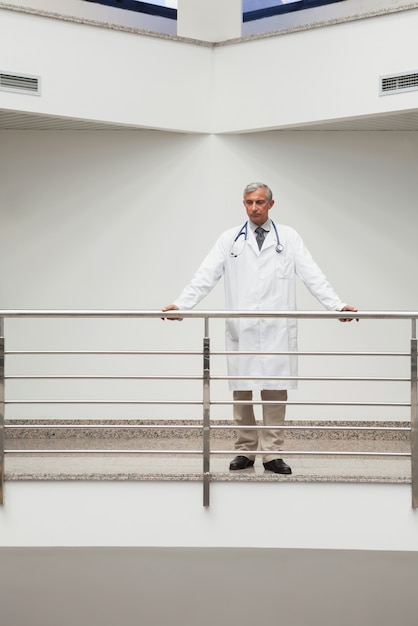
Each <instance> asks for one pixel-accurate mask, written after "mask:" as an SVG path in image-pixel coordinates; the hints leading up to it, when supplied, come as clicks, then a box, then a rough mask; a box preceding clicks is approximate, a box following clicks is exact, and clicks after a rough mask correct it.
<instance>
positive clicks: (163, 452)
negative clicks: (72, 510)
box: [5, 420, 411, 483]
mask: <svg viewBox="0 0 418 626" xmlns="http://www.w3.org/2000/svg"><path fill="white" fill-rule="evenodd" d="M118 424H120V426H121V427H120V428H108V427H107V426H108V425H109V423H108V422H105V423H100V424H98V423H97V422H94V423H87V426H86V427H84V425H86V422H83V423H82V424H77V423H76V422H72V423H71V425H68V423H67V424H66V423H58V424H55V425H49V423H48V422H42V420H36V421H32V422H31V421H28V420H25V421H24V422H22V421H19V420H15V421H14V422H10V423H8V424H6V445H5V449H6V454H5V479H6V480H160V481H161V480H177V481H179V480H181V481H185V480H186V481H198V480H202V473H203V458H202V453H201V450H202V440H201V431H198V430H196V428H191V429H189V428H187V426H188V425H190V422H188V423H181V424H180V423H177V422H176V423H175V424H172V426H174V428H173V429H172V430H169V431H167V430H164V424H163V423H162V424H161V425H158V424H157V425H156V426H154V425H152V426H151V427H149V428H148V427H147V428H144V424H142V423H138V422H134V423H133V422H132V421H131V422H129V423H122V422H118ZM132 424H133V425H134V428H133V429H132V428H131V426H132ZM305 424H306V423H305ZM341 424H342V423H341V422H338V423H331V422H327V423H324V425H326V426H327V427H329V426H330V425H331V426H341ZM218 425H219V424H218ZM226 425H228V424H227V423H226ZM295 425H296V424H295V423H293V426H295ZM315 425H316V426H318V422H316V423H315ZM350 425H353V423H350ZM375 425H377V426H378V430H377V431H376V432H374V431H369V430H368V429H365V430H363V429H364V428H365V426H366V427H367V428H369V427H370V426H375ZM97 426H98V427H97ZM136 426H137V427H138V429H137V428H136ZM176 426H179V428H177V427H176ZM221 426H225V424H221ZM289 426H292V423H290V424H289ZM354 426H355V427H356V428H358V430H355V431H352V430H349V431H344V430H342V431H341V430H331V431H319V432H318V431H315V430H313V431H312V432H309V431H306V430H300V431H299V430H296V431H292V430H287V431H286V441H285V449H284V450H283V451H281V453H280V456H281V457H283V458H284V459H285V461H286V462H287V463H288V464H289V465H291V467H292V475H291V476H281V475H276V474H273V473H272V472H268V471H265V470H264V468H263V465H262V459H261V455H258V456H257V459H256V463H255V465H254V467H253V468H250V469H247V470H242V471H238V472H237V471H235V472H231V471H229V462H230V460H231V458H232V457H233V456H235V452H234V449H233V442H234V435H235V433H234V431H233V430H232V427H231V424H230V423H229V428H228V429H226V430H216V428H215V429H214V430H213V431H212V438H211V450H212V452H211V458H210V472H211V480H213V481H237V480H240V481H242V480H243V481H266V480H267V481H271V480H285V481H291V482H295V481H296V482H301V481H305V482H306V481H323V482H330V481H333V482H396V483H410V482H411V459H410V443H409V427H408V425H407V424H405V423H393V422H391V423H387V422H386V423H384V424H383V426H387V427H388V428H387V430H386V429H385V430H384V431H383V430H381V427H382V423H378V424H375V423H373V424H371V423H370V422H367V423H361V424H360V423H356V424H354Z"/></svg>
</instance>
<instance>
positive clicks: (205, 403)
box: [0, 310, 418, 508]
mask: <svg viewBox="0 0 418 626" xmlns="http://www.w3.org/2000/svg"><path fill="white" fill-rule="evenodd" d="M170 316H171V317H181V318H183V319H196V318H200V319H203V321H204V336H203V347H202V351H199V350H184V351H183V350H174V351H171V350H81V351H75V350H63V351H60V350H10V351H8V350H7V348H6V347H5V345H4V320H5V319H17V318H26V319H35V318H38V319H40V318H57V319H59V318H86V319H92V318H102V319H108V318H119V319H124V318H162V317H164V318H169V317H170ZM260 317H263V318H273V317H274V318H296V319H340V318H341V317H344V318H351V319H359V320H361V319H376V320H405V321H406V320H409V321H410V322H411V323H412V332H411V346H410V351H409V352H406V351H396V352H377V351H373V352H367V351H365V352H347V351H343V352H338V351H332V352H331V351H326V352H306V351H305V352H296V353H295V352H267V353H266V354H281V355H284V354H287V355H292V354H295V355H299V356H300V355H306V356H325V355H326V356H344V357H346V356H353V355H356V356H378V357H381V356H396V357H409V358H410V377H405V376H402V377H390V376H384V377H378V376H301V377H298V376H296V377H290V376H286V377H280V376H277V377H273V378H276V379H277V380H280V379H286V380H289V379H291V378H292V379H295V380H301V381H302V380H303V381H324V380H326V381H338V382H343V381H344V382H345V381H349V382H352V381H356V382H409V381H410V398H408V399H405V401H397V402H377V401H376V402H375V401H362V402H358V401H345V402H344V401H332V400H331V401H317V400H316V401H309V402H307V401H295V400H290V401H286V402H285V404H287V405H289V406H292V405H293V406H324V405H327V406H353V407H354V406H356V407H358V406H364V407H371V406H373V407H378V406H384V407H410V412H411V419H410V422H411V425H410V427H405V428H401V427H395V428H392V429H390V427H389V428H388V427H384V428H383V427H382V428H379V427H370V428H368V427H349V426H337V427H327V426H312V425H310V426H300V425H299V426H288V425H284V426H283V427H281V428H283V430H286V429H290V430H292V429H293V430H297V429H305V430H341V431H344V430H359V429H361V430H372V431H374V432H378V431H379V430H392V431H404V432H409V433H410V438H411V452H410V453H409V452H395V453H393V452H361V453H360V452H359V451H357V452H335V451H326V452H321V451H319V452H318V451H314V452H313V451H309V452H306V451H303V450H302V451H295V450H289V451H284V452H283V453H284V454H289V455H292V454H293V455H295V454H300V455H304V454H309V455H312V456H314V455H320V454H327V455H328V454H329V455H331V456H332V455H341V456H348V455H353V454H355V455H359V456H364V455H367V456H387V457H391V456H399V457H405V456H408V457H409V456H410V457H411V484H412V507H413V508H418V408H417V405H418V394H417V384H418V383H417V352H418V350H417V336H416V320H417V319H418V312H417V311H359V312H355V313H354V312H348V311H344V313H343V314H342V313H341V312H335V311H196V310H194V311H175V312H166V313H162V312H161V311H160V310H151V311H144V310H0V503H1V504H2V503H3V502H4V458H5V454H9V453H13V452H16V451H15V450H5V448H4V431H5V405H8V404H17V405H18V404H21V405H25V404H34V405H36V404H57V405H58V404H63V403H65V404H86V405H88V404H109V405H112V404H114V405H128V404H132V405H136V404H141V405H190V406H194V405H200V406H202V408H203V416H202V423H201V424H199V425H196V426H191V425H188V426H187V428H196V429H199V430H201V431H202V437H203V439H202V441H203V450H202V451H200V450H177V449H176V450H174V451H173V450H155V449H153V450H125V449H124V450H123V453H124V454H127V453H135V454H136V453H142V454H163V453H164V454H170V453H174V454H179V453H181V454H185V455H186V454H202V455H203V502H204V505H205V506H209V487H210V480H211V472H210V456H211V455H219V454H230V453H234V452H236V451H229V450H211V447H210V433H211V431H212V430H216V429H225V428H229V429H232V428H233V429H237V428H239V427H238V426H236V425H231V426H225V425H216V424H212V423H211V413H210V410H211V407H215V406H223V405H233V404H234V402H233V401H223V400H213V399H211V382H212V381H221V380H224V381H227V380H230V379H231V378H233V379H236V378H239V379H243V380H245V379H248V377H244V376H241V377H240V376H238V377H236V376H235V377H231V376H218V375H216V376H215V375H212V374H211V362H210V361H211V358H212V357H213V356H222V355H228V354H232V353H231V352H228V351H226V350H216V351H215V350H214V351H211V348H210V336H209V320H210V319H220V318H223V319H227V318H260ZM35 354H36V355H48V354H49V355H58V354H60V355H73V354H75V355H86V354H91V355H101V354H108V355H115V354H123V355H129V354H135V355H160V356H161V355H193V356H196V355H201V356H203V368H202V373H201V374H199V375H188V376H179V375H171V376H170V375H155V376H152V375H149V374H147V375H145V376H137V375H135V376H132V375H125V376H123V375H103V376H101V375H79V374H69V375H59V374H50V375H42V374H32V375H30V374H28V375H24V374H19V375H17V374H14V375H13V374H12V375H6V376H5V373H4V365H5V358H8V357H9V356H11V355H35ZM234 354H236V353H234ZM240 354H256V353H255V352H248V351H247V352H243V353H240ZM251 378H252V379H253V377H251ZM257 378H258V379H259V380H262V379H263V377H261V376H260V377H257ZM269 378H270V377H269ZM8 379H10V380H42V379H45V380H50V379H51V380H62V379H71V380H80V379H88V380H110V379H113V380H121V379H124V380H165V381H167V380H179V379H181V380H194V381H201V382H202V385H203V389H202V400H196V401H195V400H187V401H184V400H162V399H157V400H101V399H97V400H78V399H77V400H75V399H71V400H51V399H32V400H30V399H22V398H19V399H17V400H6V399H5V381H6V380H8ZM245 403H246V402H245V401H240V404H245ZM247 403H248V404H253V405H257V404H258V405H264V404H283V402H279V401H277V402H272V401H271V402H267V401H261V402H258V401H256V400H254V401H248V402H247ZM22 423H23V420H22ZM52 426H54V427H55V428H68V426H67V425H47V424H45V425H40V426H39V425H38V426H37V428H42V427H45V428H50V427H52ZM124 426H125V427H127V428H129V427H130V426H129V425H109V424H107V425H103V428H112V427H115V428H120V427H124ZM151 426H152V424H148V425H134V426H132V427H133V428H145V427H151ZM17 427H21V425H18V424H15V425H12V424H11V425H8V426H7V428H11V429H13V428H17ZM25 427H26V428H31V425H27V426H25ZM77 427H78V428H98V427H101V425H92V424H88V425H79V424H77V425H76V424H73V425H71V428H77ZM158 427H159V428H169V425H161V424H160V425H159V426H158ZM175 428H179V426H178V425H176V426H175ZM241 428H246V429H250V428H251V427H249V426H246V427H241ZM253 428H256V429H260V428H261V429H262V428H269V427H264V426H255V427H253ZM39 452H40V451H39V450H38V451H36V450H25V451H19V453H33V454H35V453H39ZM41 452H42V453H44V454H45V453H58V452H60V453H62V452H64V453H67V454H68V453H75V452H78V453H96V454H97V453H103V454H106V453H109V452H112V453H114V454H115V453H117V452H118V451H117V450H114V449H112V450H97V449H96V450H78V451H75V450H68V449H64V450H59V451H56V450H55V451H53V450H43V451H41ZM121 452H122V451H121ZM255 454H256V455H261V454H263V450H258V451H256V452H255Z"/></svg>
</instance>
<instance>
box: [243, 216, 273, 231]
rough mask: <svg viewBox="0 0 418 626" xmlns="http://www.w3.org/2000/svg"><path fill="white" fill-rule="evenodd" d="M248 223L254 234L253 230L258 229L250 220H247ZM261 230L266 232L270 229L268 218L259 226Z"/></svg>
mask: <svg viewBox="0 0 418 626" xmlns="http://www.w3.org/2000/svg"><path fill="white" fill-rule="evenodd" d="M248 223H249V225H250V228H251V230H252V231H253V233H254V232H255V229H256V228H258V226H257V224H254V222H252V221H251V220H248ZM261 228H263V230H266V231H267V232H268V231H269V230H270V229H271V219H270V218H268V220H267V221H266V222H264V224H261Z"/></svg>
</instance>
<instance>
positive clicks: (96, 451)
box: [4, 448, 202, 456]
mask: <svg viewBox="0 0 418 626" xmlns="http://www.w3.org/2000/svg"><path fill="white" fill-rule="evenodd" d="M4 452H5V454H32V455H33V454H147V455H148V454H165V455H167V454H184V455H187V456H189V455H193V454H194V455H196V454H199V455H201V454H202V450H133V449H132V448H130V449H128V450H124V449H121V450H120V449H115V450H110V449H109V448H105V449H98V448H97V449H81V450H77V449H73V448H71V449H67V450H65V449H60V448H59V449H54V450H52V449H49V450H47V449H44V450H39V449H36V450H15V449H8V450H5V451H4Z"/></svg>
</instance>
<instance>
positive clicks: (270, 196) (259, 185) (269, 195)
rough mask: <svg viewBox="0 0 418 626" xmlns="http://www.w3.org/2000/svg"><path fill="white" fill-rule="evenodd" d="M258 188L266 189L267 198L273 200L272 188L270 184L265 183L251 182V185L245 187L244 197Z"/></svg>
mask: <svg viewBox="0 0 418 626" xmlns="http://www.w3.org/2000/svg"><path fill="white" fill-rule="evenodd" d="M257 189H264V191H265V192H266V195H267V200H268V201H269V202H271V201H272V200H273V192H272V190H271V189H270V187H269V186H268V185H265V184H264V183H250V184H249V185H247V186H246V188H245V189H244V197H245V196H246V195H247V193H253V192H254V191H257Z"/></svg>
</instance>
